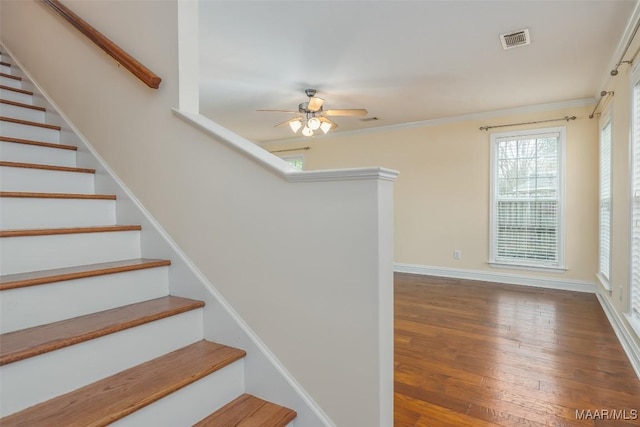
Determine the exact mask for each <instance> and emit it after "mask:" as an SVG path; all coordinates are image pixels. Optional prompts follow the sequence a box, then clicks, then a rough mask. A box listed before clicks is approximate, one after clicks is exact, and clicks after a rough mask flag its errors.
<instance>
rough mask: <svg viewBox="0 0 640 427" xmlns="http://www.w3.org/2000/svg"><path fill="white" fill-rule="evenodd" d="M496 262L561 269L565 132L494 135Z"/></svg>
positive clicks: (494, 257)
mask: <svg viewBox="0 0 640 427" xmlns="http://www.w3.org/2000/svg"><path fill="white" fill-rule="evenodd" d="M491 139H492V157H493V159H492V160H493V189H492V224H491V225H492V227H491V228H492V230H491V233H492V239H491V240H492V242H491V243H492V244H491V262H493V263H503V264H516V265H523V266H541V267H562V251H561V248H562V233H561V231H562V230H561V222H562V221H561V219H562V216H561V212H562V206H561V203H562V174H561V169H560V166H561V159H562V156H561V153H562V144H563V141H564V128H554V129H542V130H536V131H533V132H531V131H528V132H519V133H514V134H494V135H492V138H491Z"/></svg>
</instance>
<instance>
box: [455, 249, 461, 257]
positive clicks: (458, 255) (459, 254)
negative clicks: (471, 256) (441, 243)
mask: <svg viewBox="0 0 640 427" xmlns="http://www.w3.org/2000/svg"><path fill="white" fill-rule="evenodd" d="M453 259H462V251H461V250H460V249H456V250H454V251H453Z"/></svg>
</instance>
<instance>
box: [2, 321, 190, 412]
mask: <svg viewBox="0 0 640 427" xmlns="http://www.w3.org/2000/svg"><path fill="white" fill-rule="evenodd" d="M202 336H203V330H202V309H198V310H192V311H190V312H187V313H182V314H179V315H176V316H171V317H168V318H165V319H161V320H157V321H155V322H151V323H147V324H145V325H141V326H138V327H135V328H130V329H126V330H123V331H120V332H117V333H114V334H110V335H106V336H103V337H100V338H96V339H94V340H90V341H86V342H83V343H80V344H76V345H72V346H69V347H65V348H62V349H59V350H56V351H52V352H49V353H45V354H41V355H39V356H34V357H31V358H28V359H25V360H21V361H19V362H15V363H10V364H7V365H4V366H2V367H0V378H1V381H2V387H1V388H0V405H1V406H0V414H1V415H0V416H6V415H8V414H11V413H14V412H17V411H20V410H22V409H24V408H27V407H29V406H32V405H34V404H36V403H39V402H43V401H45V400H48V399H51V398H53V397H55V396H57V395H60V394H63V393H67V392H69V391H71V390H74V389H76V388H79V387H82V386H84V385H87V384H90V383H92V382H95V381H97V380H100V379H102V378H105V377H108V376H110V375H113V374H115V373H117V372H120V371H122V370H125V369H128V368H131V367H133V366H135V365H138V364H140V363H144V362H145V361H148V360H150V359H153V358H156V357H159V356H161V355H163V354H165V353H168V352H171V351H174V350H177V349H179V348H181V347H184V346H186V345H189V344H192V343H194V342H196V341H199V340H200V339H202ZM159 337H161V339H159Z"/></svg>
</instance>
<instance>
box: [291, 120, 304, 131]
mask: <svg viewBox="0 0 640 427" xmlns="http://www.w3.org/2000/svg"><path fill="white" fill-rule="evenodd" d="M289 127H290V128H291V130H292V131H293V133H296V132H298V131H299V130H300V128H301V127H302V120H294V121H292V122H289Z"/></svg>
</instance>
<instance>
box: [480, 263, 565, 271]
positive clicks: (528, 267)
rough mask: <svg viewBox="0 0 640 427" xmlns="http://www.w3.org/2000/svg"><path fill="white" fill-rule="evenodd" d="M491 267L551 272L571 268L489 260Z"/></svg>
mask: <svg viewBox="0 0 640 427" xmlns="http://www.w3.org/2000/svg"><path fill="white" fill-rule="evenodd" d="M488 264H489V265H490V266H491V267H494V268H509V269H513V270H533V271H547V272H549V273H564V272H565V271H567V270H569V269H568V268H566V267H547V266H544V265H535V264H532V265H528V264H511V263H508V262H489V263H488Z"/></svg>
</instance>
